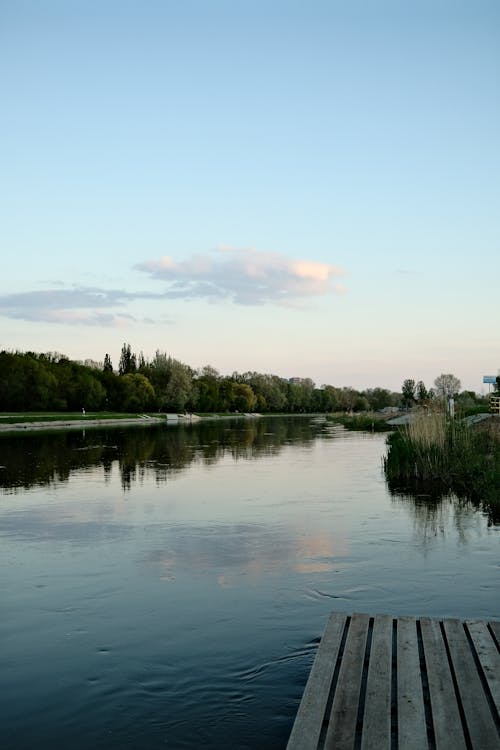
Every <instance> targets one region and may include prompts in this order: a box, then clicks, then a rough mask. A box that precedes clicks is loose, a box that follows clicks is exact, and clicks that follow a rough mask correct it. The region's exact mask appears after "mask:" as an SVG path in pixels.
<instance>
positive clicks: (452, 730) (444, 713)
mask: <svg viewBox="0 0 500 750" xmlns="http://www.w3.org/2000/svg"><path fill="white" fill-rule="evenodd" d="M420 627H421V630H422V642H423V646H424V654H425V664H426V669H427V681H428V684H429V694H430V699H431V712H432V723H433V727H434V737H435V741H436V750H465V748H466V741H465V737H464V733H463V728H462V721H461V719H460V713H459V710H458V705H457V698H456V695H455V687H454V685H453V677H452V674H451V670H450V665H449V663H448V655H447V653H446V645H445V642H444V640H443V635H442V633H441V627H440V624H439V621H438V620H431V619H429V618H427V617H424V618H422V619H421V620H420Z"/></svg>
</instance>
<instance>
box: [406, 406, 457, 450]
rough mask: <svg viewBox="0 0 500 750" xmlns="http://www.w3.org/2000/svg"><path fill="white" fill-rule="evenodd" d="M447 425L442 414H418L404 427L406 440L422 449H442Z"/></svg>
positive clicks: (444, 415) (445, 418)
mask: <svg viewBox="0 0 500 750" xmlns="http://www.w3.org/2000/svg"><path fill="white" fill-rule="evenodd" d="M447 424H448V421H447V417H446V414H444V413H443V412H431V413H426V412H419V413H418V414H417V415H416V416H415V418H414V419H413V420H412V421H411V422H410V424H408V425H407V426H406V429H405V432H406V438H407V439H408V440H409V441H410V442H412V443H415V444H416V445H419V446H421V447H423V448H430V447H439V448H444V446H445V444H446V435H447Z"/></svg>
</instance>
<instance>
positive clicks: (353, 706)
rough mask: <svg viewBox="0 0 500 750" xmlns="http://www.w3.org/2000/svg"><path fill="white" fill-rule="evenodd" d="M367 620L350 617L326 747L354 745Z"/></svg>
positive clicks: (345, 748)
mask: <svg viewBox="0 0 500 750" xmlns="http://www.w3.org/2000/svg"><path fill="white" fill-rule="evenodd" d="M369 621H370V618H369V616H368V615H358V614H356V615H353V616H352V618H351V622H350V626H349V631H348V633H347V640H346V643H345V647H344V655H343V657H342V663H341V665H340V672H339V679H338V684H337V689H336V691H335V696H334V699H333V706H332V712H331V716H330V723H329V726H328V731H327V733H326V739H325V748H327V749H329V748H335V750H352V748H353V747H354V740H355V737H356V720H357V716H358V705H359V694H360V689H361V678H362V675H363V663H364V657H365V650H366V638H367V635H368V625H369Z"/></svg>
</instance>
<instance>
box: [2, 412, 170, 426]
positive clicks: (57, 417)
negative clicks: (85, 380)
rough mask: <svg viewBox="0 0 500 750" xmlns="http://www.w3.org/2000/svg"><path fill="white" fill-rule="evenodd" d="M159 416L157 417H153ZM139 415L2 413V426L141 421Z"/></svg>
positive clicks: (119, 413) (118, 413)
mask: <svg viewBox="0 0 500 750" xmlns="http://www.w3.org/2000/svg"><path fill="white" fill-rule="evenodd" d="M151 416H157V415H151ZM139 417H140V415H139V414H125V413H124V412H111V411H96V412H86V413H85V414H82V412H81V411H78V412H53V411H51V412H38V411H37V412H8V413H3V414H2V413H0V425H2V424H17V423H20V422H23V423H24V422H25V423H28V424H29V423H36V422H59V421H61V420H64V421H65V422H72V421H76V420H78V421H80V422H84V421H85V420H87V421H88V420H90V419H139Z"/></svg>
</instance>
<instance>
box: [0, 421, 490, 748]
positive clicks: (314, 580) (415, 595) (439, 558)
mask: <svg viewBox="0 0 500 750" xmlns="http://www.w3.org/2000/svg"><path fill="white" fill-rule="evenodd" d="M384 452H385V438H384V436H380V435H372V434H366V433H358V432H347V431H345V430H344V429H343V428H341V427H339V426H334V425H332V423H330V422H327V421H325V420H324V419H321V418H289V419H286V418H262V419H255V420H234V421H224V420H220V421H218V422H214V423H209V422H204V423H201V424H200V423H198V424H193V425H185V426H184V425H176V426H163V427H160V428H157V427H149V428H139V427H135V428H128V429H127V428H114V429H112V428H108V429H106V430H101V429H99V430H87V431H86V432H83V431H79V432H73V431H72V432H61V433H47V434H43V435H42V434H31V435H30V434H27V435H22V436H15V437H7V436H2V437H1V438H0V467H1V468H0V588H1V604H0V607H1V617H0V649H1V654H0V657H1V669H0V694H1V695H2V721H1V722H0V744H1V746H2V748H3V749H4V750H7V748H15V749H16V750H27V749H28V748H30V749H31V748H33V747H37V748H42V749H45V748H47V749H48V748H54V747H71V748H72V750H80V749H81V750H90V748H92V749H93V750H94V749H95V748H97V749H99V750H100V749H108V748H109V750H115V749H116V750H117V749H118V748H120V750H131V749H132V748H137V749H138V750H144V749H145V748H147V749H148V750H155V749H156V748H174V749H175V750H182V749H183V748H190V749H191V748H195V747H204V748H208V749H209V750H225V749H226V748H227V749H229V748H231V749H232V750H235V749H238V748H249V749H251V750H279V749H280V748H284V747H285V745H286V741H287V738H288V734H289V732H290V729H291V725H292V723H293V718H294V715H295V712H296V710H297V707H298V703H299V700H300V697H301V694H302V690H303V687H304V684H305V682H306V679H307V675H308V672H309V669H310V667H311V664H312V660H313V658H314V654H315V651H316V648H317V644H318V640H319V638H320V636H321V632H322V630H323V627H324V625H325V623H326V619H327V617H328V614H329V613H330V612H331V611H346V612H369V613H380V612H385V613H391V614H395V615H402V614H411V615H431V616H453V617H462V618H465V617H470V618H488V617H490V618H498V616H499V601H500V596H499V594H500V588H499V576H498V573H499V554H498V553H499V541H500V537H499V528H500V527H499V526H497V525H495V524H493V523H492V522H491V520H489V519H488V517H487V515H486V514H485V513H483V512H482V511H481V510H477V509H475V508H473V507H472V506H470V505H469V504H467V503H464V502H460V501H458V500H457V499H456V498H453V497H447V498H442V499H440V500H436V499H430V498H428V497H418V498H413V497H403V496H400V495H395V494H391V493H390V492H389V490H388V488H387V486H386V483H385V480H384V476H383V472H382V466H381V457H382V455H383V454H384Z"/></svg>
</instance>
